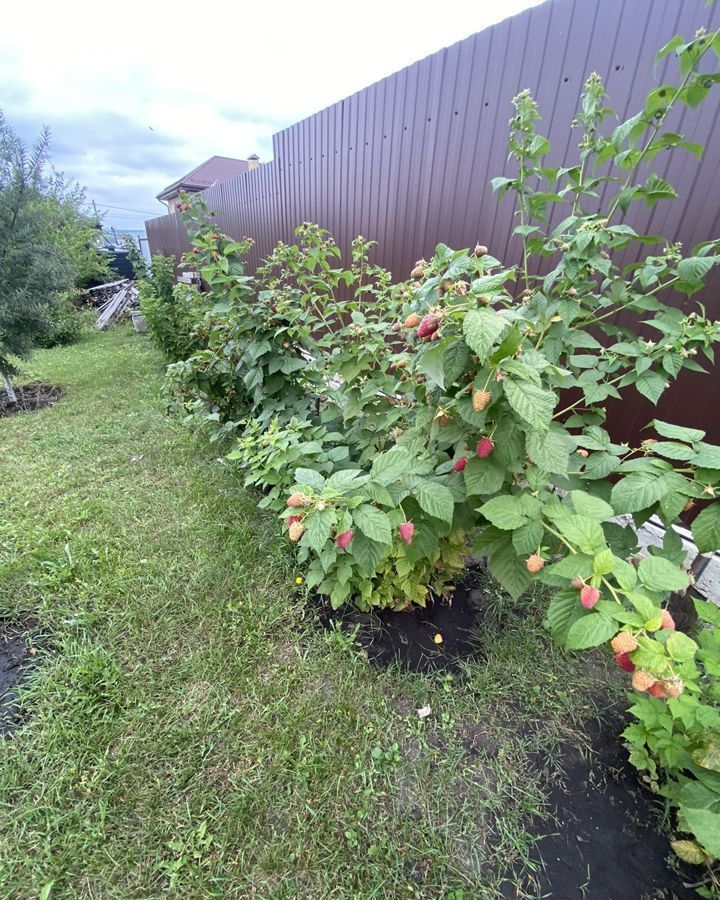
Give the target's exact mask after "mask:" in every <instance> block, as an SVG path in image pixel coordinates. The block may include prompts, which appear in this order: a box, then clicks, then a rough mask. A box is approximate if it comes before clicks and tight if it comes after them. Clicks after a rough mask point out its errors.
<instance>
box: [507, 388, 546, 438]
mask: <svg viewBox="0 0 720 900" xmlns="http://www.w3.org/2000/svg"><path fill="white" fill-rule="evenodd" d="M503 387H504V389H505V396H506V397H507V401H508V403H509V404H510V406H511V407H512V408H513V410H514V411H515V412H516V413H517V415H518V416H520V418H521V419H523V420H524V421H525V422H527V423H528V425H531V426H532V427H533V428H537V429H540V430H543V429H546V428H547V427H548V426H549V424H550V420H551V419H552V414H553V412H554V410H555V406H556V405H557V397H556V396H555V394H553V393H552V392H551V391H545V390H543V389H542V388H539V387H537V386H536V385H534V384H528V383H527V382H518V381H511V380H510V379H509V378H506V379H505V381H504V382H503Z"/></svg>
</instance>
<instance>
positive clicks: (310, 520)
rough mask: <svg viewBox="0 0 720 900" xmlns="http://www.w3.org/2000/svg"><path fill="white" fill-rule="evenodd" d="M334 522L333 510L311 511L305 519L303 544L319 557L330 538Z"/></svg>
mask: <svg viewBox="0 0 720 900" xmlns="http://www.w3.org/2000/svg"><path fill="white" fill-rule="evenodd" d="M335 521H336V516H335V510H334V509H324V510H323V511H322V512H317V511H313V512H312V513H311V514H310V515H309V516H307V517H306V519H305V534H304V535H303V543H304V544H305V543H307V545H308V546H309V547H310V548H312V550H314V551H315V553H317V554H318V555H319V554H320V553H321V552H322V549H323V547H324V546H325V544H326V543H327V541H328V538H329V537H330V533H331V532H332V528H333V525H334V524H335Z"/></svg>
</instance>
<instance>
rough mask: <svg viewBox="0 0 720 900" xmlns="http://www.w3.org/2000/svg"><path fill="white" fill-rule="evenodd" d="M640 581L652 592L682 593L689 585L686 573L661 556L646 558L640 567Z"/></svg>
mask: <svg viewBox="0 0 720 900" xmlns="http://www.w3.org/2000/svg"><path fill="white" fill-rule="evenodd" d="M638 575H639V576H640V581H642V583H643V584H644V585H645V587H646V588H647V589H648V590H650V591H682V590H684V589H685V588H686V587H687V586H688V585H689V584H690V579H689V578H688V575H687V573H686V572H683V570H682V569H680V568H678V567H677V566H674V565H673V564H672V563H671V562H670V561H669V560H667V559H663V558H662V557H661V556H646V557H644V558H643V559H642V560H641V561H640V565H639V566H638Z"/></svg>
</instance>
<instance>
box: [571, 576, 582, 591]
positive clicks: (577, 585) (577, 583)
mask: <svg viewBox="0 0 720 900" xmlns="http://www.w3.org/2000/svg"><path fill="white" fill-rule="evenodd" d="M570 584H571V585H572V586H573V587H574V588H575V590H576V591H581V590H582V589H583V588H584V587H585V582H584V581H583V580H582V578H581V577H580V576H579V575H576V576H575V577H574V578H573V580H572V581H571V582H570Z"/></svg>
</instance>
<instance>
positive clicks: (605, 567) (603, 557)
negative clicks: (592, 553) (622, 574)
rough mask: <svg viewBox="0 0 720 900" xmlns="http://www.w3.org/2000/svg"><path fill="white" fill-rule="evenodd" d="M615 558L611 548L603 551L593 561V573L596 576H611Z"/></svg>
mask: <svg viewBox="0 0 720 900" xmlns="http://www.w3.org/2000/svg"><path fill="white" fill-rule="evenodd" d="M614 563H615V557H614V556H613V552H612V550H611V549H610V548H609V547H606V548H605V550H601V551H600V553H598V554H597V556H596V557H595V559H594V560H593V572H595V574H596V575H609V574H610V572H612V570H613V565H614Z"/></svg>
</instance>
